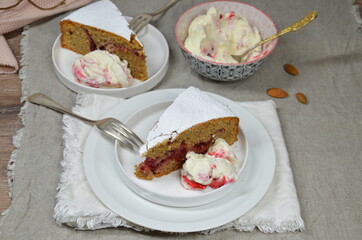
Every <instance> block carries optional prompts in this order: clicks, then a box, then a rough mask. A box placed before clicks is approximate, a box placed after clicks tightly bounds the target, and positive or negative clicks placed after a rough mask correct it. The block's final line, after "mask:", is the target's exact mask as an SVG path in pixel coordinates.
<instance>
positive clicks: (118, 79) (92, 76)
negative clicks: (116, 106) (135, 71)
mask: <svg viewBox="0 0 362 240" xmlns="http://www.w3.org/2000/svg"><path fill="white" fill-rule="evenodd" d="M127 65H128V63H127V61H126V60H123V61H121V60H120V59H119V57H118V56H117V55H114V54H111V53H109V52H107V51H103V50H95V51H92V52H90V53H88V54H86V55H84V56H82V57H80V58H78V59H77V60H76V61H75V62H74V64H73V66H72V71H73V74H74V76H75V77H76V80H77V81H78V82H79V83H81V84H84V85H87V86H90V87H94V88H124V87H127V86H129V82H130V81H131V80H133V77H132V75H131V72H130V70H129V69H128V67H127Z"/></svg>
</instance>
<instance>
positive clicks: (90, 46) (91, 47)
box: [83, 28, 97, 51]
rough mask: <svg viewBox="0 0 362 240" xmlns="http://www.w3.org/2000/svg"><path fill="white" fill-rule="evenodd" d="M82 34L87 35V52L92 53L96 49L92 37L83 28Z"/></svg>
mask: <svg viewBox="0 0 362 240" xmlns="http://www.w3.org/2000/svg"><path fill="white" fill-rule="evenodd" d="M83 30H84V32H85V33H86V34H87V37H88V39H89V50H90V51H94V50H96V49H97V45H96V43H95V41H94V39H93V37H92V35H91V34H90V33H89V32H88V30H87V29H85V28H83Z"/></svg>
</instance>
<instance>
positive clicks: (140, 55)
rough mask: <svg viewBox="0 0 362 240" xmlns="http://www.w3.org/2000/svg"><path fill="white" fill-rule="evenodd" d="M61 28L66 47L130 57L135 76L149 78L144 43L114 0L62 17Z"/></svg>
mask: <svg viewBox="0 0 362 240" xmlns="http://www.w3.org/2000/svg"><path fill="white" fill-rule="evenodd" d="M60 31H61V34H62V36H61V46H62V47H63V48H67V49H69V50H72V51H74V52H76V53H79V54H83V55H84V54H87V53H89V52H91V51H94V50H96V49H100V50H106V51H108V52H109V53H112V54H115V55H117V56H118V57H119V58H120V59H121V60H126V61H127V62H128V67H129V68H130V70H131V74H132V76H133V77H134V78H137V79H139V80H141V81H144V80H146V79H147V78H148V73H147V66H146V55H145V53H144V50H143V45H142V44H141V43H140V42H139V41H138V40H137V38H136V35H135V34H134V33H133V32H132V31H131V30H130V29H129V28H128V22H127V20H126V19H125V18H124V16H123V15H122V13H121V12H120V11H119V10H118V8H117V7H116V6H115V5H114V4H113V3H112V2H111V1H109V0H101V1H97V2H94V3H92V4H89V5H87V6H85V7H82V8H80V9H79V10H76V11H74V12H73V13H71V14H69V15H68V16H67V17H65V18H64V19H62V21H61V22H60Z"/></svg>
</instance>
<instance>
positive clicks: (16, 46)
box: [0, 0, 362, 213]
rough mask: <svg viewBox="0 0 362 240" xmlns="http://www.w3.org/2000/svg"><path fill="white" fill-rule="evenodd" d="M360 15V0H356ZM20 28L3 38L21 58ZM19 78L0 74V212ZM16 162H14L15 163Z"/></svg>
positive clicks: (17, 124)
mask: <svg viewBox="0 0 362 240" xmlns="http://www.w3.org/2000/svg"><path fill="white" fill-rule="evenodd" d="M355 2H356V4H358V5H359V6H360V13H361V15H362V0H356V1H355ZM21 33H22V29H19V30H16V31H13V32H11V33H8V34H5V38H6V40H7V42H8V44H9V46H10V48H11V49H12V51H13V53H14V55H15V56H16V58H17V60H18V62H19V61H20V59H21V55H20V41H21V38H22V34H21ZM21 95H22V94H21V80H20V78H19V75H18V74H9V75H0V213H1V212H2V211H3V210H5V209H7V208H8V207H9V205H10V203H11V199H10V197H9V194H8V193H9V191H8V180H7V173H8V170H7V165H8V162H9V159H10V156H11V153H12V152H13V151H14V150H15V147H14V145H13V143H12V139H13V136H14V135H15V134H16V132H17V131H18V130H19V129H21V128H22V127H23V125H22V122H21V120H20V118H19V116H18V114H19V112H20V108H21V107H22V103H21V102H20V98H21ZM15 164H16V163H15Z"/></svg>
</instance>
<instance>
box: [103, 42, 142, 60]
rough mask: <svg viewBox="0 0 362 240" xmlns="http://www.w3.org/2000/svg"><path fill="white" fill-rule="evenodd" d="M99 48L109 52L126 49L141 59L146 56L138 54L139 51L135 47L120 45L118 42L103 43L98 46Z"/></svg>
mask: <svg viewBox="0 0 362 240" xmlns="http://www.w3.org/2000/svg"><path fill="white" fill-rule="evenodd" d="M99 49H101V50H104V49H105V50H107V51H108V52H110V53H112V52H115V51H116V50H117V49H119V50H121V51H124V52H126V51H128V52H132V53H133V54H134V55H136V56H137V57H140V58H141V59H145V58H146V56H145V55H140V53H139V51H138V50H137V49H132V48H130V47H127V46H124V45H120V44H114V43H107V44H104V45H102V46H100V47H99Z"/></svg>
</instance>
